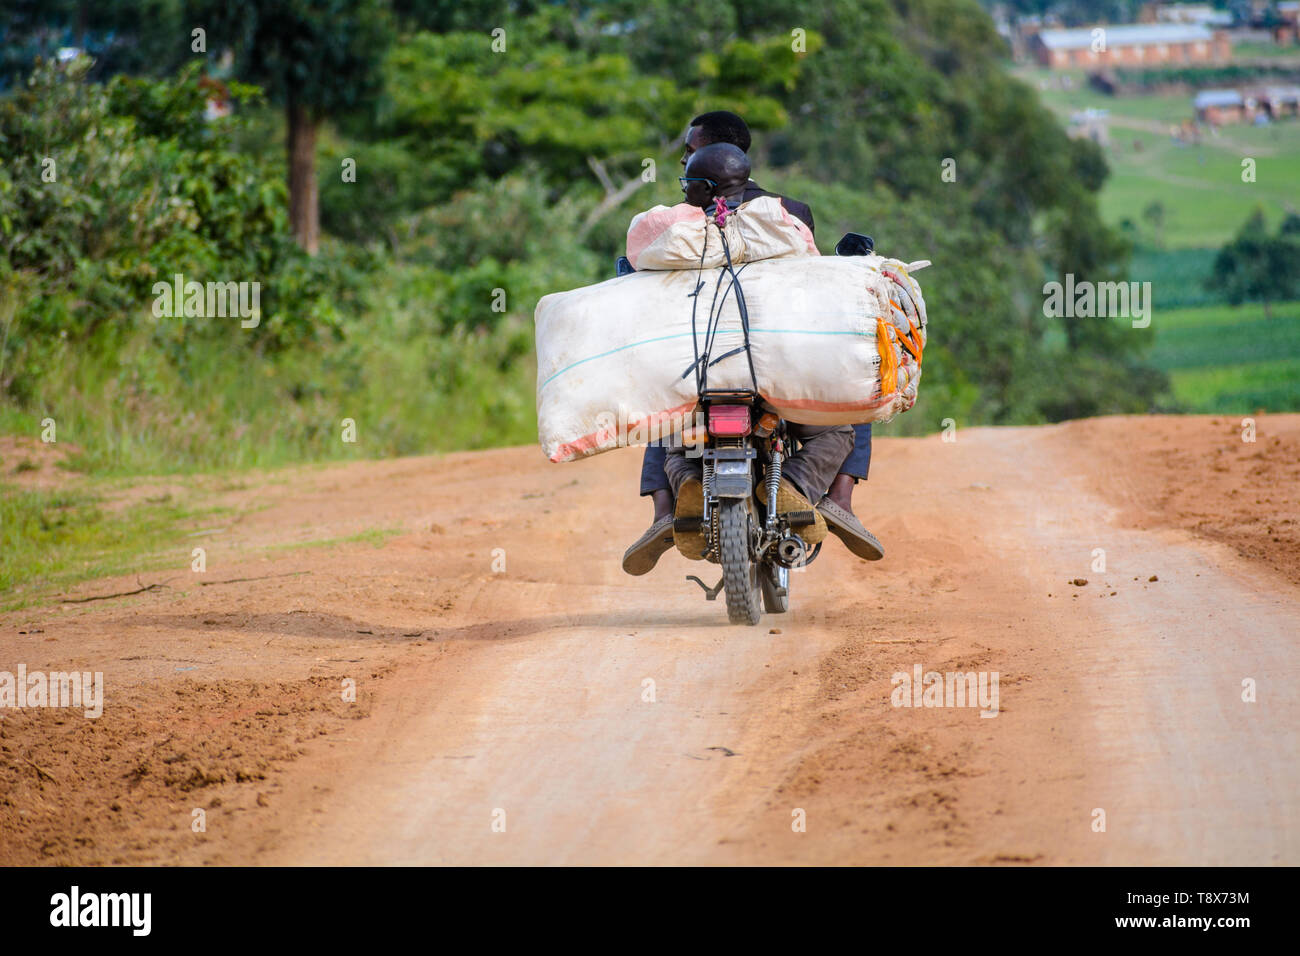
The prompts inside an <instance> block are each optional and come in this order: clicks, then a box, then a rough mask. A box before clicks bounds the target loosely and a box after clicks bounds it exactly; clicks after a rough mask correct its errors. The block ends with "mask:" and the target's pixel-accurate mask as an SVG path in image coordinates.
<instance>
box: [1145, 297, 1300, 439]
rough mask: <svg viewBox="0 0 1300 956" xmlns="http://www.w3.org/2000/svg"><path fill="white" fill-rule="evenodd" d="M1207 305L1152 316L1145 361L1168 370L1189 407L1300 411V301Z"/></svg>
mask: <svg viewBox="0 0 1300 956" xmlns="http://www.w3.org/2000/svg"><path fill="white" fill-rule="evenodd" d="M1272 311H1273V315H1272V316H1271V317H1268V316H1266V315H1265V314H1264V307H1263V306H1262V305H1256V304H1252V305H1242V306H1237V307H1233V306H1225V305H1217V306H1209V307H1204V308H1194V309H1178V310H1172V311H1160V310H1157V311H1156V312H1155V314H1154V315H1153V317H1152V322H1151V326H1152V330H1153V331H1154V333H1155V342H1154V345H1153V347H1152V349H1151V352H1150V355H1149V360H1150V362H1151V364H1153V365H1155V366H1156V367H1157V368H1160V369H1162V370H1164V371H1165V372H1168V373H1169V377H1170V380H1171V382H1172V384H1173V390H1174V397H1175V399H1176V400H1177V401H1178V402H1179V403H1180V405H1182V406H1184V407H1186V408H1187V409H1188V410H1189V411H1194V412H1207V413H1220V414H1250V413H1252V412H1255V411H1258V410H1260V409H1263V410H1265V411H1295V410H1297V409H1300V302H1287V303H1282V304H1278V305H1274V306H1273V310H1272Z"/></svg>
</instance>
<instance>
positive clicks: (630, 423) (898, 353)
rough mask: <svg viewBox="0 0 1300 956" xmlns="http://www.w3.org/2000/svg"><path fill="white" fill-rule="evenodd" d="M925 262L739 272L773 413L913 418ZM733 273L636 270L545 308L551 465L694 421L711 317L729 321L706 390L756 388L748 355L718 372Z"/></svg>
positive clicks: (852, 419) (543, 432)
mask: <svg viewBox="0 0 1300 956" xmlns="http://www.w3.org/2000/svg"><path fill="white" fill-rule="evenodd" d="M926 265H929V263H928V262H925V261H921V262H914V263H911V264H907V263H903V262H900V261H899V260H897V259H885V258H882V257H880V256H845V257H840V256H800V257H794V258H782V259H764V260H761V261H758V262H750V263H747V264H745V265H744V266H743V267H739V266H738V267H737V269H736V271H737V273H738V279H739V283H740V286H741V288H742V289H743V291H744V297H745V303H746V306H747V307H748V313H749V332H750V352H751V354H752V356H753V364H754V377H755V378H756V380H757V385H758V391H759V392H760V394H762V396H763V397H764V398H765V399H766V400H767V402H768V403H769V404H770V405H771V406H772V407H773V408H774V409H775V410H776V412H777V414H779V415H781V417H783V418H785V419H787V420H789V421H795V422H802V423H804V424H807V425H849V424H856V423H859V422H879V421H888V420H889V419H890V418H893V417H894V416H895V415H896V414H898V413H899V412H902V411H906V410H907V409H909V408H911V407H912V405H913V404H914V403H915V402H916V390H917V385H918V384H919V383H920V379H921V361H920V360H921V353H922V350H923V348H924V346H925V339H926V314H925V300H924V299H923V298H922V297H921V289H920V287H919V286H918V285H917V283H916V281H915V280H914V279H913V278H912V277H911V274H910V273H911V272H912V271H914V270H916V269H920V268H923V267H924V266H926ZM725 271H726V270H724V269H705V270H703V271H701V272H697V271H694V270H682V271H672V272H637V273H633V274H632V275H627V276H620V277H619V278H617V279H609V280H608V281H605V282H601V283H599V284H598V285H592V286H585V287H583V288H581V289H574V290H573V291H572V292H557V293H555V294H552V295H548V296H544V297H543V298H542V300H541V301H540V302H538V303H537V311H536V313H535V315H534V321H535V325H536V333H537V427H538V437H539V439H540V441H541V445H542V450H543V451H544V452H545V453H546V456H547V457H548V458H549V459H550V460H551V461H557V462H558V461H573V460H574V459H577V458H584V457H586V456H587V455H594V454H597V453H598V452H602V451H608V450H609V449H611V448H618V447H620V446H623V445H628V444H643V443H644V442H646V441H648V440H651V439H654V438H661V437H667V436H669V435H672V434H674V433H675V432H677V431H679V430H680V429H681V427H682V426H683V425H684V424H686V425H690V424H693V419H692V417H691V416H692V413H693V412H694V410H695V406H696V396H697V384H696V376H695V373H694V372H693V371H691V369H692V366H693V365H694V364H695V362H696V343H698V346H699V347H700V348H703V346H704V333H705V329H706V326H707V324H708V317H709V312H710V307H711V306H713V307H714V311H715V312H717V313H718V314H719V315H720V316H721V319H720V321H719V322H718V332H717V334H716V336H715V338H714V342H713V345H712V348H711V350H710V356H711V360H713V361H716V362H717V364H715V365H712V366H711V367H710V368H709V370H708V387H709V388H751V387H752V381H753V380H752V379H751V376H750V366H749V363H748V362H747V361H746V359H745V354H744V352H743V351H740V352H735V353H734V354H732V355H730V356H729V357H726V358H721V360H720V361H718V359H719V357H721V356H724V355H726V353H728V352H732V351H733V350H734V349H736V348H737V347H739V346H740V345H741V344H742V343H743V335H742V331H741V319H740V312H739V310H738V308H737V304H736V295H735V290H734V289H732V290H730V291H729V290H728V285H729V282H730V280H729V279H728V278H727V277H726V276H725ZM720 280H721V281H720ZM697 283H702V284H701V285H700V291H699V296H698V302H697V300H696V298H695V297H693V296H692V293H693V292H694V291H695V289H696V285H697ZM715 291H716V298H717V300H718V303H719V304H717V305H715V304H714V300H715ZM724 293H725V295H724ZM692 304H695V334H693V333H692V321H691V307H692Z"/></svg>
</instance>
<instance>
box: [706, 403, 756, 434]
mask: <svg viewBox="0 0 1300 956" xmlns="http://www.w3.org/2000/svg"><path fill="white" fill-rule="evenodd" d="M749 428H750V425H749V406H748V405H710V406H709V434H710V435H717V436H719V437H723V438H731V437H735V436H737V435H748V434H749Z"/></svg>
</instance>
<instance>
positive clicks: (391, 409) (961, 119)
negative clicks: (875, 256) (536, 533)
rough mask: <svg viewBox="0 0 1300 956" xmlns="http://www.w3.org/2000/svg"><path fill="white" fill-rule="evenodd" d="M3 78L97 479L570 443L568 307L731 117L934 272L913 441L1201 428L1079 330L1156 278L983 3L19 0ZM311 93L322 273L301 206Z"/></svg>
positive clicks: (7, 181)
mask: <svg viewBox="0 0 1300 956" xmlns="http://www.w3.org/2000/svg"><path fill="white" fill-rule="evenodd" d="M343 7H346V8H347V10H346V11H345V12H346V17H344V15H343V13H342V12H340V11H341V8H343ZM345 21H346V22H347V23H348V24H357V23H360V24H362V26H359V27H356V28H355V29H347V30H344V29H340V28H339V24H340V23H343V22H345ZM199 27H202V28H203V29H204V30H205V31H206V43H205V47H206V48H205V49H204V50H202V51H199V52H196V51H195V50H194V49H193V34H192V31H193V30H194V29H196V28H199ZM273 28H274V30H276V31H278V32H277V33H276V34H275V36H274V37H273V38H271V39H268V31H271V30H272V29H273ZM497 29H501V30H504V34H500V35H498V36H499V37H500V38H502V39H504V43H505V49H504V50H501V51H499V52H498V51H494V49H493V43H494V36H493V31H494V30H497ZM792 31H802V33H801V34H798V36H799V38H800V40H801V49H796V48H795V44H794V43H793V42H792V38H793V37H794V36H795V35H794V34H792ZM0 49H3V50H4V55H3V59H2V60H0V84H3V86H0V89H3V93H0V158H2V159H3V165H0V249H2V250H3V255H0V431H8V432H22V433H26V434H32V433H34V432H35V430H36V425H35V423H36V422H39V420H40V419H42V418H44V417H46V416H49V417H54V418H55V419H56V420H58V421H59V423H60V431H59V437H60V441H67V442H71V443H73V444H75V445H76V446H77V447H78V448H79V449H80V454H79V456H77V457H76V458H75V459H74V462H75V463H76V464H78V465H79V466H80V467H84V468H88V469H96V470H102V471H110V472H131V471H142V470H144V471H167V470H183V469H189V468H219V467H239V466H248V465H271V464H278V463H281V462H284V461H289V460H298V459H311V458H327V457H338V456H341V455H342V456H346V455H381V454H401V453H414V452H420V451H428V450H435V449H451V448H477V447H484V446H489V445H494V444H502V443H526V442H529V441H533V440H535V416H534V408H533V401H534V399H533V388H534V379H533V375H534V366H533V361H532V357H531V349H532V329H531V316H532V310H533V307H534V305H535V304H536V301H537V299H538V298H539V297H540V296H541V295H543V294H545V293H547V292H551V291H556V290H559V289H566V288H572V287H575V286H578V285H583V284H587V283H592V282H596V281H600V280H601V279H604V278H606V277H608V276H609V275H611V274H612V265H613V259H614V257H615V256H616V255H617V254H619V253H620V252H621V246H622V242H623V238H624V233H625V230H626V226H627V221H628V219H629V218H630V217H631V215H633V214H634V213H635V212H637V211H640V210H641V209H645V208H647V207H649V206H651V205H653V204H655V203H661V202H662V203H672V202H675V201H677V199H678V198H680V191H679V189H678V184H677V182H676V176H677V175H678V166H677V162H678V157H679V155H680V141H681V136H682V133H683V132H684V129H685V126H686V123H687V121H688V120H689V119H690V118H691V117H692V116H693V115H695V114H696V113H699V112H702V111H704V110H708V109H719V108H721V109H732V110H734V111H736V112H739V113H741V114H742V115H743V116H745V117H746V118H747V120H748V121H749V123H750V125H751V127H752V129H753V132H754V148H753V150H752V158H753V161H754V170H755V171H754V177H755V179H757V180H758V181H759V182H760V183H762V185H763V186H764V187H766V188H769V189H773V190H777V191H780V192H783V193H785V194H788V195H790V196H793V197H795V198H798V199H800V200H803V201H805V202H808V203H810V204H811V206H812V207H813V209H814V212H815V215H816V218H817V238H818V242H819V245H820V246H821V247H822V250H823V252H829V251H830V250H831V248H832V247H833V245H834V243H835V241H836V240H837V239H838V237H839V236H840V235H841V234H842V233H843V232H846V231H849V230H853V231H860V232H866V233H868V234H871V235H872V236H874V237H875V238H876V241H877V247H878V249H879V250H880V251H881V252H883V253H884V254H886V255H892V256H896V257H898V258H901V259H905V260H910V259H921V258H928V259H932V260H933V261H934V263H935V264H934V266H933V267H931V268H930V269H929V270H927V271H925V272H924V273H922V274H921V275H920V279H921V281H922V283H923V286H924V289H925V292H926V298H927V302H928V305H929V310H930V316H931V321H932V326H931V343H930V346H929V348H928V349H927V352H926V356H927V362H926V380H925V385H924V387H923V388H922V390H921V391H922V396H923V397H922V400H921V402H920V403H919V404H918V407H917V408H916V409H915V410H913V411H912V412H910V413H908V414H907V415H905V416H902V417H901V418H900V419H898V421H897V422H896V423H895V424H894V425H891V426H889V428H890V429H892V430H893V431H895V432H904V433H919V432H926V431H932V430H935V429H937V428H939V427H940V422H941V420H942V419H944V418H953V419H955V420H956V421H958V422H959V423H961V424H963V425H966V424H977V423H998V424H1004V423H1005V424H1011V423H1031V422H1044V421H1052V420H1057V419H1061V418H1065V417H1072V416H1080V415H1092V414H1102V413H1112V412H1144V411H1149V410H1152V409H1153V408H1159V407H1163V405H1162V403H1167V402H1168V397H1167V392H1166V389H1167V380H1166V378H1165V376H1164V375H1163V373H1161V372H1159V371H1157V370H1155V369H1153V368H1150V367H1148V366H1146V365H1144V364H1143V360H1142V350H1143V349H1144V348H1145V347H1146V346H1147V345H1149V337H1147V336H1143V335H1140V334H1137V333H1134V332H1133V331H1132V330H1130V329H1128V328H1127V327H1126V325H1124V324H1120V323H1108V322H1105V321H1099V320H1078V321H1074V320H1069V319H1054V318H1050V319H1049V318H1046V317H1044V315H1043V310H1042V291H1041V290H1042V285H1043V283H1044V281H1046V280H1047V279H1049V278H1052V277H1054V276H1057V275H1060V274H1063V273H1066V272H1073V273H1074V274H1075V275H1076V276H1078V277H1087V278H1088V279H1091V280H1093V281H1106V280H1110V279H1116V280H1119V279H1125V278H1127V276H1128V256H1129V253H1130V249H1129V246H1128V241H1127V240H1126V239H1125V238H1124V237H1123V236H1122V235H1121V234H1120V233H1119V232H1118V231H1116V230H1114V229H1112V228H1110V227H1108V226H1106V225H1105V224H1103V222H1102V220H1101V218H1100V217H1099V214H1098V204H1097V192H1098V190H1099V189H1100V188H1101V185H1102V183H1103V182H1104V180H1105V177H1106V175H1107V167H1106V162H1105V159H1104V157H1103V155H1102V154H1101V152H1100V150H1099V149H1098V148H1097V147H1096V146H1095V145H1093V144H1092V143H1090V142H1087V141H1082V140H1071V139H1069V138H1068V137H1067V136H1066V134H1065V132H1064V130H1063V128H1062V127H1061V125H1060V123H1059V122H1058V121H1057V120H1056V119H1055V118H1054V116H1053V115H1052V114H1051V113H1050V112H1049V111H1048V110H1046V109H1045V108H1044V107H1043V106H1042V105H1041V104H1040V103H1039V100H1038V96H1037V94H1036V93H1035V91H1034V90H1033V89H1031V88H1030V87H1028V86H1026V85H1024V84H1022V83H1021V82H1019V81H1017V80H1015V79H1014V78H1012V77H1011V76H1010V75H1009V74H1008V73H1007V72H1006V70H1005V69H1004V68H1003V64H1002V62H1001V58H1002V57H1003V55H1004V52H1005V51H1004V49H1003V46H1002V41H1001V40H1000V39H999V37H998V36H997V34H996V33H995V31H994V28H993V25H992V22H991V21H990V20H989V18H988V16H987V15H986V14H985V13H984V12H983V11H982V10H981V8H980V7H979V5H978V3H976V2H975V0H906V2H904V0H812V2H803V0H801V2H798V3H796V2H794V0H748V2H745V3H741V2H719V3H713V4H705V5H686V4H682V3H675V2H667V0H610V2H604V3H592V2H553V3H528V2H516V3H487V2H477V0H465V2H443V0H401V2H399V0H391V2H389V0H384V2H380V0H358V2H355V3H342V0H231V2H226V3H221V4H216V3H203V2H186V0H121V2H116V3H111V4H99V3H79V2H72V0H39V2H28V0H11V2H10V3H9V15H8V19H7V20H2V21H0ZM60 50H63V51H65V52H64V53H63V54H62V55H60V52H59V51H60ZM72 51H80V55H76V56H74V55H73V52H72ZM214 98H218V99H222V100H225V101H226V102H228V103H229V105H230V107H231V109H230V115H228V116H221V117H215V118H214V117H211V116H208V115H206V114H205V111H206V110H207V108H208V106H209V101H210V100H212V99H214ZM294 98H297V101H298V102H300V103H306V104H307V105H308V107H309V108H308V109H307V110H306V113H305V114H304V115H306V117H307V118H306V119H305V120H303V121H304V122H310V123H311V124H313V129H314V131H318V134H319V135H318V138H317V139H315V143H316V149H315V157H316V166H315V171H316V173H317V174H318V177H319V182H320V189H319V196H320V200H319V202H320V223H321V227H322V232H323V237H322V240H321V243H320V247H319V251H318V252H317V253H316V254H315V255H309V254H308V253H306V252H304V251H303V250H302V249H301V248H300V246H299V244H298V243H295V241H294V235H295V229H294V224H293V223H291V222H290V217H289V214H288V209H289V206H290V203H289V196H288V189H287V187H286V181H287V178H288V169H287V165H288V163H289V160H288V159H287V158H286V139H287V136H288V129H287V127H288V126H289V125H290V124H291V123H292V122H294V120H293V117H292V114H290V113H287V112H286V109H285V105H286V103H287V102H289V101H290V100H293V99H294ZM313 136H316V132H313ZM47 158H49V159H53V160H54V164H55V167H54V168H55V169H56V171H57V178H56V179H55V180H54V181H53V182H49V181H46V180H45V179H43V178H42V172H43V169H44V168H45V166H44V165H43V161H44V160H45V159H47ZM945 159H951V160H954V161H955V170H956V181H955V182H947V181H944V179H943V177H942V176H941V171H942V168H943V166H942V164H943V162H944V160H945ZM349 161H351V162H352V163H354V164H355V181H347V177H346V176H345V174H344V170H345V169H346V167H347V165H348V162H349ZM649 161H652V162H649ZM651 173H653V179H652V181H645V180H646V179H647V178H649V175H650V174H651ZM176 273H182V274H184V275H185V276H186V277H187V278H195V279H199V280H201V281H202V280H208V279H211V280H214V281H258V282H260V283H261V287H262V301H261V307H262V316H263V317H262V321H261V324H260V325H259V326H258V327H257V328H255V329H241V328H240V327H239V325H238V320H237V319H233V320H232V319H220V318H206V319H198V318H174V319H168V318H162V319H159V318H155V317H154V315H153V313H152V311H151V306H152V304H153V295H152V293H151V291H150V290H151V288H152V286H153V283H154V282H156V281H160V280H162V281H167V280H169V279H170V278H171V276H173V275H174V274H176ZM497 290H503V294H501V293H498V292H497ZM494 306H497V308H494ZM502 307H503V308H502ZM345 417H349V418H353V419H355V420H356V422H357V423H358V442H357V444H356V445H343V444H342V443H340V442H339V441H338V428H339V422H340V421H341V419H343V418H345Z"/></svg>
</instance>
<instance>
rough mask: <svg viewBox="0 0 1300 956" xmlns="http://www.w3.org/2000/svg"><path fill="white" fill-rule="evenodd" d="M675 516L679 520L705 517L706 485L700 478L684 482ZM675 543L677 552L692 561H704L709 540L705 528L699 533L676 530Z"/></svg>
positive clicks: (678, 495)
mask: <svg viewBox="0 0 1300 956" xmlns="http://www.w3.org/2000/svg"><path fill="white" fill-rule="evenodd" d="M674 516H675V517H678V518H703V517H704V483H703V482H701V481H700V480H699V479H698V478H687V479H686V480H685V481H684V482H682V486H681V488H679V489H678V491H677V508H676V510H675V511H674ZM673 542H674V543H675V544H676V545H677V550H678V551H680V552H681V553H682V555H683V556H685V557H688V558H690V559H691V560H692V561H700V560H702V559H703V558H704V552H705V550H707V548H708V540H707V538H705V536H704V528H703V527H701V528H700V530H699V531H678V530H676V529H674V530H673Z"/></svg>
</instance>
